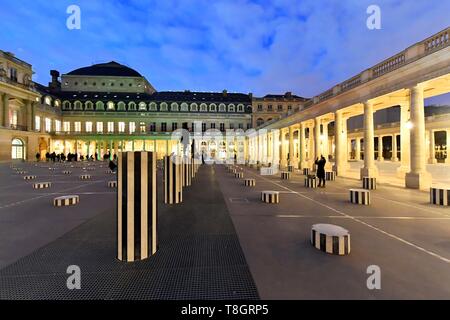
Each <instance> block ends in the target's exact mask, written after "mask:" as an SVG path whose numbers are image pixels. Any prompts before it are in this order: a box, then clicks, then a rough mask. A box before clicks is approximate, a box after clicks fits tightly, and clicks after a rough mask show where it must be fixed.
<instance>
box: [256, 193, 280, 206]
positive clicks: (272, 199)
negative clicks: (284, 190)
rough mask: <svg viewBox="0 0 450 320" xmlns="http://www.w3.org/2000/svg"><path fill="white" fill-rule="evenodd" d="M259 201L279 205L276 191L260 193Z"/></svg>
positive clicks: (278, 194)
mask: <svg viewBox="0 0 450 320" xmlns="http://www.w3.org/2000/svg"><path fill="white" fill-rule="evenodd" d="M261 201H262V202H265V203H280V193H279V192H278V191H261Z"/></svg>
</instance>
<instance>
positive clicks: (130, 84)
mask: <svg viewBox="0 0 450 320" xmlns="http://www.w3.org/2000/svg"><path fill="white" fill-rule="evenodd" d="M69 84H70V83H69V82H68V81H65V82H64V85H65V86H68V85H69ZM79 84H80V83H79V82H78V81H74V82H73V85H74V86H78V85H79ZM89 84H90V85H92V86H94V87H95V86H97V82H95V81H94V82H91V83H88V82H87V81H84V82H83V85H84V86H87V85H89ZM101 85H102V87H104V86H106V85H108V86H110V87H114V85H115V82H112V81H111V82H109V83H108V84H107V83H106V82H102V83H101ZM119 86H120V87H123V86H125V84H124V83H123V82H120V83H119ZM128 86H129V87H132V86H133V83H131V82H130V83H128ZM135 87H137V88H140V87H142V84H141V83H138V84H137V85H136V86H135ZM144 88H147V86H146V85H144Z"/></svg>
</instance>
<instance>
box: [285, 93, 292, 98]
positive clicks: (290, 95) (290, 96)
mask: <svg viewBox="0 0 450 320" xmlns="http://www.w3.org/2000/svg"><path fill="white" fill-rule="evenodd" d="M284 96H285V97H286V98H288V99H290V98H292V92H291V91H288V92H286V93H285V94H284Z"/></svg>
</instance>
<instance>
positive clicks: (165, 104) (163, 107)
mask: <svg viewBox="0 0 450 320" xmlns="http://www.w3.org/2000/svg"><path fill="white" fill-rule="evenodd" d="M159 110H160V111H167V103H165V102H163V103H161V104H160V105H159Z"/></svg>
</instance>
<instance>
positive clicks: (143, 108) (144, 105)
mask: <svg viewBox="0 0 450 320" xmlns="http://www.w3.org/2000/svg"><path fill="white" fill-rule="evenodd" d="M146 110H147V105H146V104H145V102H139V111H146Z"/></svg>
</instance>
